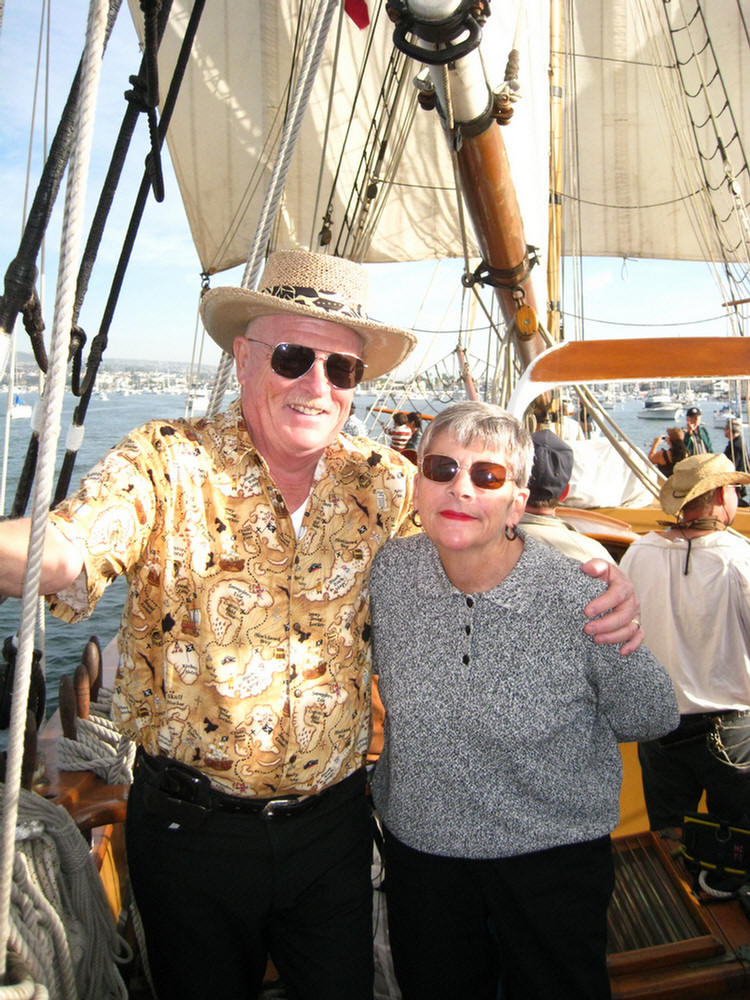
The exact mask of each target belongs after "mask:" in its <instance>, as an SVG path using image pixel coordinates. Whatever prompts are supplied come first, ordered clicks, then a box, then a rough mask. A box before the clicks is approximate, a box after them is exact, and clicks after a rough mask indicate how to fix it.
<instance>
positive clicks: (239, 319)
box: [200, 286, 417, 379]
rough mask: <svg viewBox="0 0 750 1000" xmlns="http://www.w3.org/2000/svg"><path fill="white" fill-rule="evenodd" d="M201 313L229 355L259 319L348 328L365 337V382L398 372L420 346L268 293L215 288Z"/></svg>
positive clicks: (394, 330) (400, 333)
mask: <svg viewBox="0 0 750 1000" xmlns="http://www.w3.org/2000/svg"><path fill="white" fill-rule="evenodd" d="M200 312H201V316H202V318H203V323H204V325H205V327H206V330H207V331H208V334H209V336H210V337H211V339H212V340H214V341H215V342H216V343H217V344H218V345H219V347H220V348H221V349H222V350H223V351H226V353H227V354H232V353H233V345H234V342H235V340H236V339H237V337H242V336H244V335H245V331H246V329H247V324H248V323H249V322H250V321H251V320H253V319H258V318H259V317H260V316H275V315H277V314H279V313H282V314H284V313H288V314H290V315H296V316H310V317H312V318H314V319H322V320H326V321H327V322H329V323H336V324H337V325H339V326H346V327H348V328H349V329H350V330H355V331H356V332H357V333H358V334H359V335H360V336H361V337H362V352H363V357H362V360H363V361H364V362H365V364H366V365H367V367H366V369H365V379H373V378H378V376H380V375H385V374H386V373H387V372H390V371H392V370H393V369H394V368H397V367H398V365H400V364H401V363H402V362H403V361H405V360H406V358H408V356H409V355H410V354H411V352H412V351H413V350H414V347H415V346H416V343H417V338H416V336H415V335H414V334H413V333H410V332H409V331H408V330H402V329H400V328H398V327H395V326H383V325H381V324H380V323H375V322H373V321H372V320H359V319H353V318H352V317H351V316H346V315H338V314H337V313H335V312H328V311H326V310H325V309H316V308H315V307H314V306H308V305H303V304H302V303H299V302H294V301H290V300H286V299H280V298H277V297H276V296H275V295H268V294H267V293H265V292H256V291H251V290H250V289H248V288H238V287H234V286H231V287H225V288H212V289H210V290H209V291H208V292H206V294H205V295H204V296H203V298H202V300H201V304H200Z"/></svg>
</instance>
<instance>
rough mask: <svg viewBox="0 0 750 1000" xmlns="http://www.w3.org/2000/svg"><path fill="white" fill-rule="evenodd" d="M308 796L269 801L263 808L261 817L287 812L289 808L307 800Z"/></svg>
mask: <svg viewBox="0 0 750 1000" xmlns="http://www.w3.org/2000/svg"><path fill="white" fill-rule="evenodd" d="M306 798H307V796H306V795H305V796H290V797H288V798H284V799H269V800H268V802H266V804H265V805H264V806H263V808H262V809H261V811H260V814H261V816H275V815H276V813H283V812H285V811H287V809H288V807H289V806H295V805H296V804H297V803H300V802H302V801H303V799H306Z"/></svg>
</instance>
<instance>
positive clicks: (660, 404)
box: [638, 389, 683, 421]
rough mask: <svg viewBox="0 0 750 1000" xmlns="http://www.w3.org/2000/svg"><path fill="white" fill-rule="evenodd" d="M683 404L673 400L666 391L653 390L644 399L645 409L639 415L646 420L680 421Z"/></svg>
mask: <svg viewBox="0 0 750 1000" xmlns="http://www.w3.org/2000/svg"><path fill="white" fill-rule="evenodd" d="M682 415H683V408H682V403H680V402H679V400H677V399H673V398H672V396H671V395H670V393H669V392H668V391H667V390H666V389H652V390H651V391H650V392H647V393H646V395H645V397H644V399H643V409H642V410H641V412H640V413H639V414H638V416H639V417H642V418H643V419H645V420H672V421H674V420H680V419H681V418H682Z"/></svg>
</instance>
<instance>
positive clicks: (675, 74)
mask: <svg viewBox="0 0 750 1000" xmlns="http://www.w3.org/2000/svg"><path fill="white" fill-rule="evenodd" d="M130 6H131V8H132V10H133V14H134V20H135V21H136V23H137V24H139V23H140V21H141V16H140V13H139V9H138V8H139V4H138V3H137V0H130ZM190 7H191V5H190V4H189V3H187V2H185V0H177V2H175V4H174V5H173V13H172V15H171V18H170V24H169V28H168V30H167V33H166V36H165V39H164V42H163V44H162V50H161V55H160V72H161V76H162V79H163V80H165V79H167V73H168V69H169V67H170V66H171V64H172V63H173V62H174V59H175V55H176V51H177V45H178V42H179V38H180V35H181V33H182V32H183V31H184V26H185V24H186V21H187V18H188V15H189V11H190ZM551 8H552V11H553V17H554V15H555V11H556V9H558V8H559V10H560V12H561V13H560V17H561V22H560V34H559V39H558V36H556V35H553V42H552V46H553V55H555V56H556V57H558V58H559V59H560V62H561V65H562V73H561V79H562V93H561V94H560V95H559V96H560V98H561V100H562V105H563V120H564V123H565V131H566V136H567V138H566V140H565V143H564V147H563V160H564V164H565V168H564V175H563V177H564V179H563V183H562V190H561V191H560V192H558V194H559V196H560V200H561V202H562V219H563V225H562V251H563V253H564V254H565V255H580V254H584V255H601V256H609V255H613V256H621V257H629V256H636V257H655V258H664V259H676V260H716V261H730V262H737V263H739V264H740V265H744V264H745V263H746V259H747V250H746V239H747V234H748V226H747V218H746V211H745V207H746V205H747V204H748V201H749V200H750V181H749V179H748V167H747V163H746V161H745V151H744V147H743V139H742V137H743V136H745V135H747V134H748V128H747V126H748V124H750V122H749V121H748V115H750V107H749V105H748V96H747V94H748V79H747V74H748V69H747V67H748V64H749V63H750V60H748V58H747V57H748V32H747V24H746V21H750V3H748V2H747V0H738V2H737V3H731V4H730V3H713V4H705V3H699V2H698V0H672V2H670V3H664V2H663V0H631V2H629V3H627V4H623V3H608V4H602V3H600V2H599V0H567V2H562V0H560V3H559V4H557V3H553V4H550V3H549V2H548V0H517V2H511V3H496V4H493V9H492V14H491V16H490V17H489V18H488V20H487V22H486V25H485V26H484V29H483V33H484V37H483V41H482V53H483V59H484V65H485V67H486V69H487V71H488V75H489V76H490V78H491V80H492V82H493V86H500V85H501V84H502V80H503V74H504V70H505V65H506V60H507V58H508V54H509V52H510V50H511V49H512V48H515V49H517V50H518V51H519V81H520V87H521V90H520V94H521V98H520V100H519V101H518V102H517V105H516V114H515V116H514V118H513V120H512V122H511V124H510V125H509V126H508V127H507V128H505V129H504V130H503V136H504V139H505V143H506V146H507V147H508V152H509V158H510V162H511V169H512V173H513V178H514V183H515V184H516V187H517V190H518V197H519V203H520V205H521V211H522V215H523V219H524V227H525V231H526V235H527V239H528V242H529V243H530V244H532V245H534V246H536V247H539V248H540V251H541V254H542V257H544V255H545V254H546V247H547V235H546V233H547V203H548V191H549V183H548V176H549V170H548V155H549V153H548V150H549V135H550V129H549V89H550V88H549V77H548V73H549V66H550V32H549V24H550V9H551ZM316 9H317V8H316V6H315V5H314V4H310V3H304V2H301V0H278V2H274V3H267V2H243V3H242V4H237V3H233V2H231V0H212V2H211V3H209V4H207V5H206V10H205V12H204V15H203V19H202V22H201V25H200V28H199V31H198V38H197V44H196V45H195V48H194V51H193V55H192V58H191V67H190V70H189V74H188V78H187V81H186V83H185V85H184V88H183V93H182V95H181V97H180V100H179V102H178V106H177V110H176V112H175V116H174V121H173V125H172V127H171V134H170V137H169V145H170V153H171V156H172V160H173V162H174V165H175V169H176V172H177V176H178V179H179V184H180V189H181V193H182V197H183V200H184V202H185V208H186V211H187V214H188V217H189V220H190V226H191V230H192V233H193V237H194V240H195V244H196V247H197V250H198V254H199V257H200V260H201V263H202V266H203V268H204V270H205V271H206V272H209V273H210V272H214V271H218V270H222V269H223V268H226V267H230V266H232V265H234V264H237V263H239V262H241V261H244V260H245V258H246V256H247V248H248V246H249V243H250V238H251V234H252V232H253V227H254V224H255V221H256V219H257V216H258V211H259V208H260V204H261V202H262V198H263V193H264V191H265V187H266V183H267V173H268V170H269V169H270V165H271V163H272V162H273V155H274V151H275V144H276V142H277V141H278V136H279V132H280V128H281V123H282V119H283V115H284V112H285V106H286V102H287V100H288V96H289V92H290V85H291V82H292V81H293V79H294V74H295V73H296V72H298V68H299V67H298V62H297V60H298V59H299V54H300V52H301V51H302V50H303V43H304V39H305V35H306V33H307V31H308V30H309V22H310V20H311V18H314V17H315V15H316ZM369 10H370V19H371V23H370V25H369V27H368V28H367V29H364V30H361V29H360V28H358V27H357V26H356V25H355V24H354V22H353V20H352V19H351V18H349V17H347V16H346V14H345V12H344V9H343V5H342V9H341V15H340V19H339V20H335V22H334V24H333V26H332V29H331V32H330V36H329V39H328V45H327V48H326V53H325V56H324V59H323V61H322V64H321V66H320V68H319V71H318V74H317V77H316V81H315V84H314V87H313V92H312V97H311V102H310V108H309V112H308V114H307V116H306V119H305V123H304V126H303V129H302V134H301V136H300V140H299V145H298V147H297V152H296V154H295V156H294V160H293V163H292V167H291V170H290V174H289V178H288V181H287V184H286V189H285V194H284V198H283V205H282V208H281V211H280V212H279V215H278V220H277V226H276V229H275V233H274V237H273V242H274V244H275V245H276V246H280V247H283V246H288V245H292V244H305V245H312V246H315V245H317V244H318V241H319V234H320V233H321V231H322V230H324V229H325V228H329V229H330V231H331V233H332V243H331V246H332V247H333V248H334V250H335V252H338V253H342V254H345V255H347V256H352V257H356V258H359V259H364V260H369V261H389V260H417V259H423V258H433V257H434V258H440V257H446V256H461V255H462V254H463V252H464V243H463V236H462V231H461V228H460V217H459V213H458V212H457V208H456V196H455V192H454V176H453V167H452V164H451V159H450V155H449V151H448V148H447V143H446V140H445V136H444V134H443V130H442V129H441V127H440V125H439V123H438V120H437V114H436V113H435V112H425V111H423V110H422V109H420V108H418V107H417V104H416V90H415V87H414V85H413V83H412V80H413V78H414V77H415V76H416V75H417V74H418V72H419V69H420V67H419V66H418V65H417V64H416V63H415V62H413V61H412V60H408V59H406V58H405V57H404V56H403V55H401V54H400V53H398V52H396V51H394V48H393V44H392V30H393V26H392V24H391V23H390V22H389V20H388V18H387V17H386V14H385V11H384V5H383V4H381V3H375V2H374V0H372V2H370V3H369ZM555 47H557V51H554V50H555ZM687 95H692V96H687ZM468 239H469V242H468V249H469V252H470V253H474V252H475V250H476V247H475V244H474V241H473V238H472V236H471V233H469V237H468Z"/></svg>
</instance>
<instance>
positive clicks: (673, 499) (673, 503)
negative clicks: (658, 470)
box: [659, 472, 750, 516]
mask: <svg viewBox="0 0 750 1000" xmlns="http://www.w3.org/2000/svg"><path fill="white" fill-rule="evenodd" d="M673 480H674V476H670V477H669V479H668V480H667V481H666V483H664V485H663V486H662V488H661V490H660V491H659V503H660V504H661V508H662V510H663V511H664V512H665V513H666V514H672V515H673V516H676V515H677V514H679V513H680V511H681V510H682V508H683V507H684V506H685V505H686V504H689V503H690V501H691V500H695V498H696V497H699V496H702V495H703V494H704V493H710V492H711V490H715V489H718V487H719V486H744V485H746V484H747V483H750V473H748V472H733V473H732V472H717V473H715V474H714V475H711V476H706V478H705V479H702V480H700V482H698V483H696V484H695V486H693V487H692V488H691V489H689V490H688V491H687V493H686V494H685V495H684V496H683V495H682V494H680V495H679V496H678V495H677V494H676V493H675V484H674V482H673Z"/></svg>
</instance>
